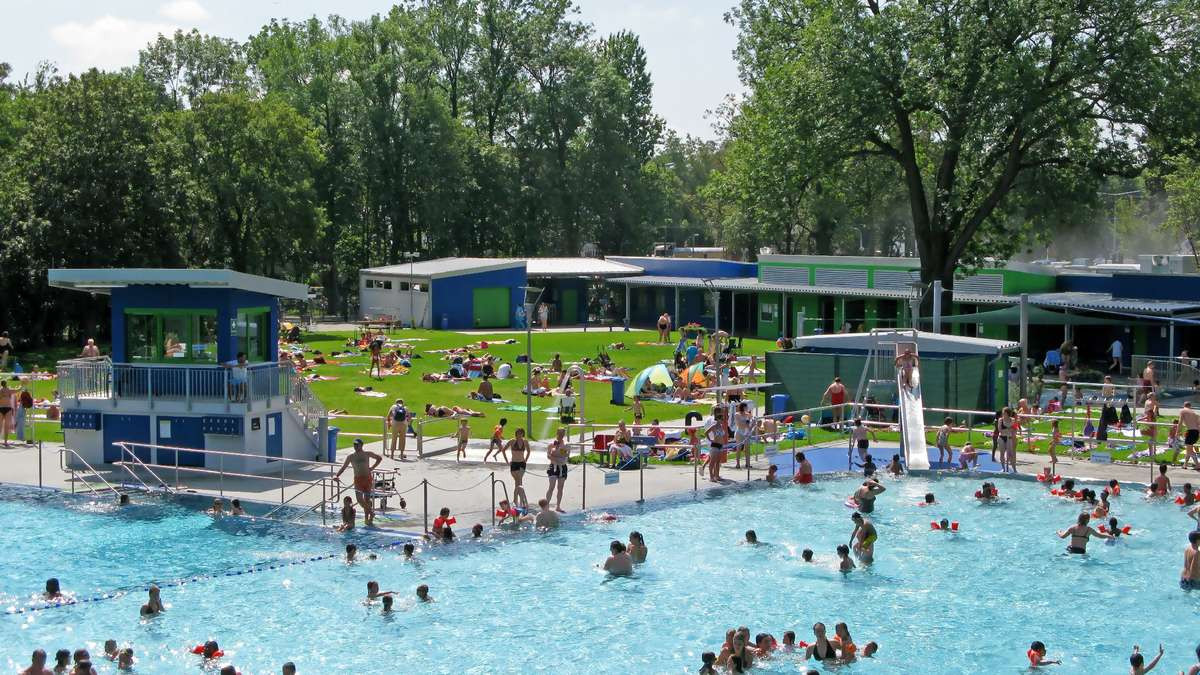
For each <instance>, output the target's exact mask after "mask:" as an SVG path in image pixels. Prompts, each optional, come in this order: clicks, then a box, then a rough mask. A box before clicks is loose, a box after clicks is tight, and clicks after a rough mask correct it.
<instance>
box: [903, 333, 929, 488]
mask: <svg viewBox="0 0 1200 675" xmlns="http://www.w3.org/2000/svg"><path fill="white" fill-rule="evenodd" d="M906 349H911V350H912V352H913V354H914V355H916V353H917V345H916V343H914V342H899V343H897V344H896V356H900V355H901V354H903V353H904V350H906ZM911 384H912V387H911V388H909V387H906V386H904V375H903V374H902V373H901V372H900V370H899V369H897V370H896V388H897V389H898V390H899V394H900V438H901V444H902V445H903V446H904V461H905V462H906V463H907V465H908V468H909V469H928V468H929V453H928V452H927V451H926V450H925V406H924V402H923V401H922V400H921V369H920V368H919V367H914V368H913V370H912V382H911Z"/></svg>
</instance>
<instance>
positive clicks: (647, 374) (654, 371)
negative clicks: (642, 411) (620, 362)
mask: <svg viewBox="0 0 1200 675" xmlns="http://www.w3.org/2000/svg"><path fill="white" fill-rule="evenodd" d="M647 381H649V382H651V383H652V384H661V385H665V386H667V387H670V386H671V384H672V382H673V381H672V379H671V371H670V370H667V367H666V366H664V365H663V364H661V363H656V364H654V365H652V366H650V367H649V368H645V369H643V370H642V372H640V373H638V374H637V376H636V377H634V378H633V379H632V380H630V381H629V386H628V387H626V388H625V395H626V396H631V397H632V396H636V395H638V394H639V393H641V391H642V387H644V386H646V382H647Z"/></svg>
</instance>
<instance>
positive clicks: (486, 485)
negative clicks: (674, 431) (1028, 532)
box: [0, 441, 1200, 533]
mask: <svg viewBox="0 0 1200 675" xmlns="http://www.w3.org/2000/svg"><path fill="white" fill-rule="evenodd" d="M59 447H60V446H59V445H57V444H44V445H43V446H42V447H41V448H40V451H39V448H38V446H14V447H13V448H8V449H6V448H0V482H4V483H18V484H22V485H32V486H39V485H40V486H42V487H44V488H50V489H60V490H65V491H72V490H74V491H76V492H88V491H89V490H90V489H92V488H102V487H103V485H102V484H101V482H100V481H98V480H96V479H95V478H94V477H88V478H87V480H88V481H89V482H90V484H91V485H90V487H89V485H88V484H87V483H85V482H84V481H83V479H82V478H78V479H77V480H74V481H72V478H71V474H70V473H69V472H64V471H63V470H62V469H61V468H60V464H59V461H60V460H59ZM368 449H370V450H374V451H376V452H378V451H379V450H380V449H381V448H380V447H379V444H378V443H376V444H372V445H369V446H368ZM796 450H798V451H804V452H806V453H807V455H808V457H809V459H810V461H812V462H813V463H814V468H815V469H816V471H817V472H818V473H832V472H840V473H843V474H844V473H845V472H846V470H847V466H846V461H847V458H846V446H845V445H844V444H842V443H830V444H824V445H813V446H808V445H804V444H802V443H801V442H798V443H797V445H796ZM485 452H486V447H485V446H483V445H482V444H481V443H480V442H478V441H474V442H473V443H472V444H471V445H470V446H469V447H468V450H467V457H466V458H465V459H463V460H461V461H459V460H457V459H456V458H455V456H454V452H453V451H452V450H451V451H450V452H448V453H442V454H435V455H431V456H427V457H425V458H424V459H416V458H415V457H414V456H413V455H410V456H409V457H408V459H407V460H406V461H399V460H395V459H391V458H386V457H385V459H384V460H383V462H382V464H381V465H380V469H382V470H397V471H398V472H399V474H398V478H397V480H396V483H397V485H396V487H397V489H398V490H400V491H401V492H402V496H403V497H404V499H405V502H406V506H405V507H404V508H401V507H400V506H399V503H398V500H395V499H392V500H389V503H388V510H387V511H385V512H383V514H382V515H381V517H380V518H379V519H378V525H379V526H380V527H382V528H387V529H389V530H395V531H400V532H415V533H420V532H422V531H423V530H424V525H425V517H426V515H425V514H426V508H428V518H429V519H430V521H432V519H433V518H434V517H436V515H437V512H438V510H439V509H441V508H442V507H448V508H450V510H451V512H452V513H453V514H454V515H455V516H456V517H457V519H458V522H459V525H458V529H459V530H465V529H468V528H469V527H470V525H472V524H474V523H476V522H478V523H483V524H485V525H488V524H490V523H491V519H492V511H493V508H494V507H493V504H494V503H495V502H494V501H493V494H494V495H495V499H497V500H498V499H500V498H502V497H504V496H505V495H506V494H508V493H509V492H511V490H512V487H513V481H512V477H511V476H510V474H509V471H508V466H507V465H506V464H502V463H501V462H499V461H496V460H495V459H494V458H493V459H492V460H491V461H489V462H484V461H483V455H484V453H485ZM873 452H874V454H875V455H876V456H877V461H878V465H879V469H880V471H882V470H883V469H884V466H885V465H886V461H887V459H889V458H890V457H891V455H892V454H893V453H894V452H898V449H896V448H894V447H891V448H889V447H887V446H879V447H876V448H875V449H874V450H873ZM933 452H934V454H935V458H934V459H936V450H934V451H933ZM348 453H349V450H345V451H342V452H339V453H338V459H339V461H341V460H342V459H344V458H345V456H346V455H347V454H348ZM771 462H774V463H776V464H777V465H778V467H779V475H780V477H781V478H782V479H783V480H787V479H788V478H789V477H790V476H791V474H792V472H793V466H794V464H793V456H792V446H791V443H790V442H785V443H783V444H782V445H781V447H780V451H779V452H778V453H777V454H773V455H768V456H767V457H765V458H764V457H762V456H759V457H757V458H755V461H754V462H753V464H752V467H751V468H750V470H749V471H747V470H746V468H745V466H744V465H743V467H742V468H741V469H740V470H739V469H735V468H734V464H733V462H732V461H731V462H729V463H727V464H726V465H725V466H724V468H723V469H722V476H723V478H724V479H725V480H723V481H722V482H721V483H712V482H709V481H708V480H707V479H706V478H705V477H704V476H697V475H696V473H695V471H694V469H693V465H690V464H688V465H659V464H654V465H649V466H647V467H646V468H645V469H644V470H642V471H637V470H628V471H620V472H613V471H609V470H605V469H601V468H600V467H597V466H595V465H588V466H586V467H584V466H581V465H577V464H573V465H571V468H570V472H569V473H568V475H567V481H566V485H565V487H564V490H563V502H562V506H563V509H564V510H565V511H567V512H578V511H580V510H585V507H586V510H587V511H591V512H596V511H602V510H604V509H606V508H613V507H617V506H624V505H628V504H631V503H636V502H637V501H638V500H640V499H646V500H653V499H656V498H659V497H664V496H669V495H680V494H686V493H694V494H696V495H697V496H698V497H702V496H703V493H705V492H707V491H709V490H713V489H719V488H728V487H731V486H736V485H738V484H742V483H745V482H746V481H754V480H761V479H763V478H764V476H765V475H766V473H767V467H768V466H769V464H770V463H771ZM1046 464H1047V462H1046V458H1045V457H1044V456H1038V455H1031V454H1026V453H1019V454H1018V457H1017V467H1018V470H1019V473H1020V474H1022V475H1024V476H1026V477H1029V476H1033V475H1035V474H1037V473H1040V472H1041V470H1042V468H1043V467H1044V466H1046ZM994 467H995V465H994V463H991V461H990V459H985V460H984V461H983V462H982V465H981V468H982V469H983V470H984V471H982V472H971V473H970V474H967V475H974V476H978V477H979V478H980V480H983V479H985V477H988V476H991V475H994V474H992V473H990V472H989V469H993V468H994ZM545 469H546V459H545V453H544V445H542V444H540V443H535V444H534V448H533V455H532V457H531V459H530V462H529V467H528V470H527V472H526V475H525V481H524V482H525V489H526V494H527V496H528V499H529V503H530V504H531V505H533V504H536V502H537V500H538V499H539V498H541V497H544V496H545V495H546V489H547V487H548V478H547V476H546V473H545ZM284 470H285V472H286V473H285V474H284V477H285V478H286V479H287V480H288V481H289V482H287V483H283V484H282V489H281V482H280V481H279V480H275V479H272V478H229V477H227V478H224V479H219V478H217V477H213V476H199V475H195V474H192V475H188V474H187V473H186V472H181V473H180V475H179V477H178V481H179V490H180V491H181V492H186V493H194V494H201V495H206V496H216V495H223V496H224V497H225V498H226V499H232V498H239V499H242V500H247V501H252V502H259V503H261V504H265V505H271V504H279V503H280V502H281V501H289V502H290V503H291V504H292V505H293V506H302V507H316V510H315V513H316V514H318V517H319V514H320V509H319V504H320V503H321V502H322V490H321V488H320V486H319V485H318V486H317V487H310V484H311V482H312V481H317V480H319V479H320V478H322V477H328V476H329V475H330V469H329V468H328V467H318V466H310V467H307V468H305V467H299V465H290V466H288V467H285V469H284ZM856 470H857V469H856ZM1153 470H1154V469H1153V468H1152V467H1150V466H1149V465H1136V466H1135V465H1129V464H1099V463H1094V462H1091V461H1087V460H1082V459H1071V458H1064V459H1062V460H1061V461H1060V462H1059V463H1058V473H1059V474H1061V475H1063V476H1068V477H1074V478H1080V479H1085V480H1092V481H1107V480H1109V479H1112V478H1116V479H1117V480H1119V481H1121V482H1122V483H1142V484H1144V483H1147V482H1149V480H1150V479H1151V477H1152V476H1151V472H1152V471H1153ZM954 473H958V472H954ZM157 474H158V476H159V478H160V479H161V480H162V481H163V482H164V483H166V484H168V485H169V486H171V487H172V488H174V487H175V484H176V480H177V478H176V476H175V474H174V471H173V469H171V468H169V467H165V468H162V469H161V470H158V471H157ZM612 474H616V476H617V478H616V480H617V482H615V483H609V482H606V476H608V475H612ZM102 475H103V476H104V478H105V480H107V481H108V482H109V483H110V484H112V485H113V486H116V487H121V486H122V485H125V486H136V487H139V488H140V485H137V484H136V483H135V482H134V480H133V479H132V477H130V476H129V474H128V473H126V472H125V471H123V470H121V469H119V468H117V467H108V469H107V470H102ZM1170 475H1171V476H1172V479H1173V482H1175V483H1177V484H1182V483H1184V482H1189V481H1193V482H1196V483H1198V484H1200V472H1196V471H1194V470H1186V471H1185V470H1183V469H1180V468H1178V467H1173V468H1172V470H1171V473H1170ZM277 477H278V475H276V478H277ZM143 478H145V479H146V482H148V483H153V482H155V481H153V480H150V479H149V478H148V477H145V476H143ZM349 478H350V477H349V476H348V475H347V476H344V477H343V485H346V484H349V482H350V481H349ZM493 478H494V479H496V480H497V481H498V482H496V483H495V488H494V489H495V492H494V493H493ZM609 480H613V479H612V478H609ZM884 480H885V481H887V480H888V479H887V478H886V477H885V478H884ZM135 498H136V497H135ZM326 515H327V518H328V522H329V523H330V524H333V523H335V522H336V520H337V514H336V511H335V509H333V508H332V506H331V507H329V509H328V511H327V514H326ZM360 515H361V514H360Z"/></svg>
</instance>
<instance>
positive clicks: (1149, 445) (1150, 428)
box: [1142, 393, 1158, 461]
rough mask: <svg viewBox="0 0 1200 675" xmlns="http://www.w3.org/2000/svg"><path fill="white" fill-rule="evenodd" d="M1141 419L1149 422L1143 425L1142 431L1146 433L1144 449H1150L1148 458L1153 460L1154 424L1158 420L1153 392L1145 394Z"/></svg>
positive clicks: (1156, 448)
mask: <svg viewBox="0 0 1200 675" xmlns="http://www.w3.org/2000/svg"><path fill="white" fill-rule="evenodd" d="M1142 419H1144V420H1146V421H1147V422H1149V423H1150V424H1147V425H1146V426H1145V427H1143V428H1142V431H1143V432H1144V433H1145V434H1146V449H1147V450H1149V451H1150V459H1151V461H1153V460H1154V455H1155V454H1156V453H1157V451H1158V427H1157V426H1156V425H1155V424H1154V423H1155V422H1157V421H1158V398H1157V397H1155V395H1154V394H1153V393H1150V394H1146V409H1145V411H1144V413H1143V415H1142Z"/></svg>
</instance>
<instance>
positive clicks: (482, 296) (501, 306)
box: [473, 287, 508, 328]
mask: <svg viewBox="0 0 1200 675" xmlns="http://www.w3.org/2000/svg"><path fill="white" fill-rule="evenodd" d="M473 301H474V311H473V313H474V317H475V327H476V328H507V327H508V289H507V288H504V287H500V288H476V289H474V298H473Z"/></svg>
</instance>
